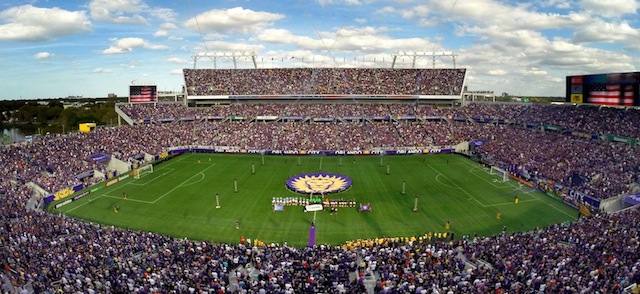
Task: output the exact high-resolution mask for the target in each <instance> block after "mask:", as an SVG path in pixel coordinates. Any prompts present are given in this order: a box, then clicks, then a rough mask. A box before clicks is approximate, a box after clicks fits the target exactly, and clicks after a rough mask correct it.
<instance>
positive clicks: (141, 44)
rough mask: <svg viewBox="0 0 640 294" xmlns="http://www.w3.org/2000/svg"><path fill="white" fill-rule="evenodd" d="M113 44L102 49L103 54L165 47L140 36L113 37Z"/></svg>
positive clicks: (165, 47)
mask: <svg viewBox="0 0 640 294" xmlns="http://www.w3.org/2000/svg"><path fill="white" fill-rule="evenodd" d="M112 42H113V45H111V47H109V48H107V49H105V50H103V51H102V53H104V54H120V53H128V52H131V51H133V49H134V48H144V49H151V50H162V49H167V46H164V45H155V44H151V43H149V42H148V41H146V40H144V39H142V38H122V39H113V40H112Z"/></svg>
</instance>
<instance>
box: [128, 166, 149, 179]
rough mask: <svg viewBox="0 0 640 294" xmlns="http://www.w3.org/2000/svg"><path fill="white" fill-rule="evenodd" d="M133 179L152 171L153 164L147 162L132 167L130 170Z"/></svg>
mask: <svg viewBox="0 0 640 294" xmlns="http://www.w3.org/2000/svg"><path fill="white" fill-rule="evenodd" d="M131 173H132V174H133V178H134V179H139V178H140V176H142V175H145V174H150V173H153V164H148V165H145V166H142V167H139V168H136V169H134V170H133V171H132V172H131Z"/></svg>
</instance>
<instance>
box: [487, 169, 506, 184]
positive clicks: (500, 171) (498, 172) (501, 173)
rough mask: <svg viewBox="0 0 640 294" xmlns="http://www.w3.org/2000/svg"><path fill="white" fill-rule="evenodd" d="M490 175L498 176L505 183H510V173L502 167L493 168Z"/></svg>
mask: <svg viewBox="0 0 640 294" xmlns="http://www.w3.org/2000/svg"><path fill="white" fill-rule="evenodd" d="M489 173H490V174H492V175H497V176H499V177H501V178H502V181H503V182H508V181H509V172H508V171H506V170H505V169H502V168H500V167H497V166H491V168H490V170H489Z"/></svg>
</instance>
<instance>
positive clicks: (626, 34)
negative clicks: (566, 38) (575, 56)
mask: <svg viewBox="0 0 640 294" xmlns="http://www.w3.org/2000/svg"><path fill="white" fill-rule="evenodd" d="M573 40H574V41H576V42H579V43H583V42H606V43H612V42H621V43H631V44H633V43H636V44H638V42H640V30H638V29H636V28H632V27H631V26H630V25H629V24H628V23H627V22H620V23H607V22H604V21H603V20H594V21H593V22H592V23H590V24H589V25H586V26H584V27H582V28H580V29H578V30H576V32H575V33H574V36H573Z"/></svg>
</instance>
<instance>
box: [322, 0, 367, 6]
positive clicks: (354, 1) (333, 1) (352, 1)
mask: <svg viewBox="0 0 640 294" xmlns="http://www.w3.org/2000/svg"><path fill="white" fill-rule="evenodd" d="M316 1H317V2H318V4H320V5H322V6H326V5H339V4H345V5H360V4H362V1H360V0H316Z"/></svg>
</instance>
